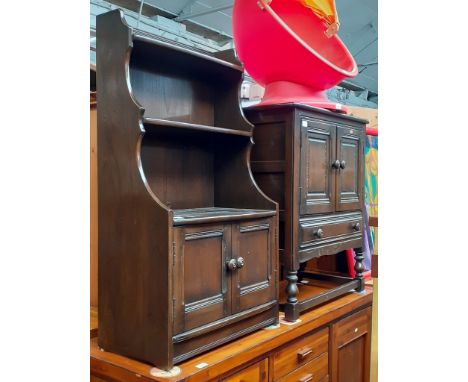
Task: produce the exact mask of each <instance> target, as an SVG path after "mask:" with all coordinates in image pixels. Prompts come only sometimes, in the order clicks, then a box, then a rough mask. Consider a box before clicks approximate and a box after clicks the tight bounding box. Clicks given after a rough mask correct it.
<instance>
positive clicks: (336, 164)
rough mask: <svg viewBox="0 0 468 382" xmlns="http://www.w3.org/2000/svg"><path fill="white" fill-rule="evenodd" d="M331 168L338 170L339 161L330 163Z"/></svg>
mask: <svg viewBox="0 0 468 382" xmlns="http://www.w3.org/2000/svg"><path fill="white" fill-rule="evenodd" d="M332 167H333V168H336V169H338V168H340V161H339V160H338V159H337V160H336V161H334V162H333V163H332Z"/></svg>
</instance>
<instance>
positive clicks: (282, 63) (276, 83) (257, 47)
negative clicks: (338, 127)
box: [233, 0, 358, 110]
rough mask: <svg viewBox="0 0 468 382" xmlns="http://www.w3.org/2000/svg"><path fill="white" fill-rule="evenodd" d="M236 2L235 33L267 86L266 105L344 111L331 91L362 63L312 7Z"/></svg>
mask: <svg viewBox="0 0 468 382" xmlns="http://www.w3.org/2000/svg"><path fill="white" fill-rule="evenodd" d="M266 3H267V1H266V0H236V1H235V3H234V8H233V36H234V44H235V48H236V51H237V55H238V57H239V59H240V60H241V61H242V63H243V64H244V66H245V69H246V70H247V72H248V73H249V74H250V75H251V76H252V78H253V79H254V80H255V81H256V82H258V83H259V84H260V85H262V86H264V87H265V96H264V97H263V100H262V102H261V103H262V104H277V103H289V102H297V103H306V104H310V105H313V106H319V107H326V108H329V109H334V110H340V109H341V107H340V105H337V104H336V103H334V102H330V101H329V100H328V99H327V97H326V95H325V90H326V89H329V88H331V87H333V86H335V85H337V84H338V83H340V82H341V81H342V80H343V79H344V78H346V77H355V76H356V75H357V74H358V71H357V66H356V62H355V61H354V59H353V57H352V56H351V54H350V52H349V51H348V49H347V48H346V46H345V45H344V44H343V42H342V41H341V40H340V38H339V37H338V36H337V35H335V36H333V37H331V38H328V37H327V36H326V35H325V33H324V32H325V30H326V26H325V25H324V24H323V22H322V21H321V20H320V19H319V18H318V17H317V16H316V15H315V14H314V13H313V12H312V11H311V10H310V9H309V8H307V7H304V6H303V5H302V4H300V3H299V2H298V1H294V0H273V1H272V2H271V4H270V5H268V4H266Z"/></svg>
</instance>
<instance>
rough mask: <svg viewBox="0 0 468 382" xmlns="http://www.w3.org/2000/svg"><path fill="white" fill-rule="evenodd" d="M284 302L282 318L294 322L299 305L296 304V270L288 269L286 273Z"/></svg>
mask: <svg viewBox="0 0 468 382" xmlns="http://www.w3.org/2000/svg"><path fill="white" fill-rule="evenodd" d="M286 280H287V281H288V285H287V286H286V304H284V319H285V320H286V321H291V322H294V321H296V320H297V319H298V318H299V305H298V304H297V293H298V292H299V289H297V280H298V278H297V271H288V274H287V275H286Z"/></svg>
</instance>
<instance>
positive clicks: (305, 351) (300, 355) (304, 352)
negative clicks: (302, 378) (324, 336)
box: [297, 346, 314, 362]
mask: <svg viewBox="0 0 468 382" xmlns="http://www.w3.org/2000/svg"><path fill="white" fill-rule="evenodd" d="M313 352H314V349H312V348H311V347H308V346H307V347H305V348H302V349H300V350H299V351H298V352H297V359H298V361H300V362H302V361H304V360H305V359H306V358H307V357H308V356H309V355H311V354H312V353H313Z"/></svg>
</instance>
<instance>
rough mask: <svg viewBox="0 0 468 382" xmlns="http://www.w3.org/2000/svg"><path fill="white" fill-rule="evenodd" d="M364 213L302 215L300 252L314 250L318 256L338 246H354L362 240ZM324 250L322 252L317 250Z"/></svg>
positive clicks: (300, 221) (358, 244) (300, 222)
mask: <svg viewBox="0 0 468 382" xmlns="http://www.w3.org/2000/svg"><path fill="white" fill-rule="evenodd" d="M362 229H363V222H362V213H361V212H351V213H340V214H334V215H322V216H314V217H306V216H304V217H301V218H300V220H299V252H300V253H301V254H305V253H307V252H314V253H316V254H317V255H318V256H321V255H326V254H329V253H326V252H327V251H331V253H336V252H333V251H334V250H336V248H335V247H336V246H337V245H338V246H342V245H343V244H344V243H346V244H345V248H353V246H354V245H356V246H360V243H361V240H362ZM318 250H322V251H323V253H322V252H317V251H318Z"/></svg>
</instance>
